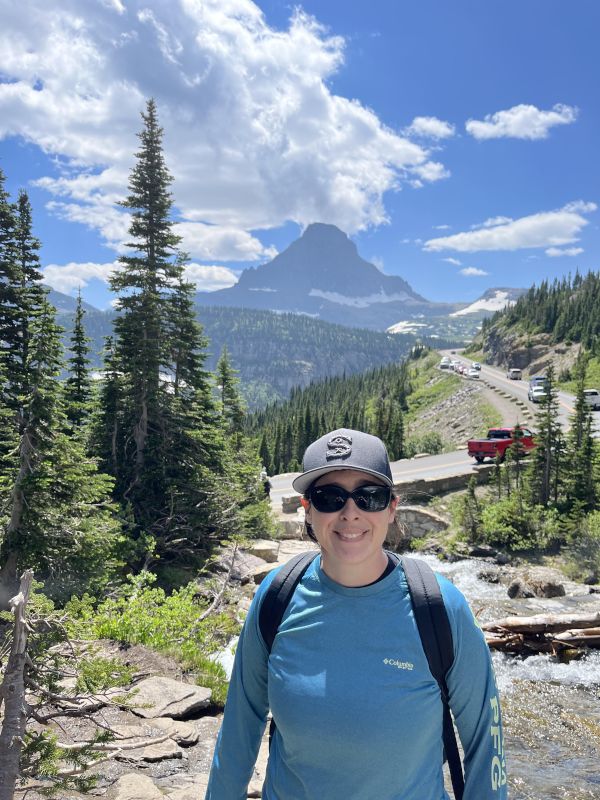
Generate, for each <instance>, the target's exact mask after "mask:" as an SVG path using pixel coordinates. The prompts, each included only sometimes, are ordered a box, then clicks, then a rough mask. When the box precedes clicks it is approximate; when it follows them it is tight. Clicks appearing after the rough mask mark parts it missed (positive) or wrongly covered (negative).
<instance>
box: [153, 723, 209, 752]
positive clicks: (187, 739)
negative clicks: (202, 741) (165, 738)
mask: <svg viewBox="0 0 600 800" xmlns="http://www.w3.org/2000/svg"><path fill="white" fill-rule="evenodd" d="M152 727H153V728H159V730H161V731H163V732H164V733H168V734H169V736H170V737H171V739H173V741H175V742H177V744H179V745H181V746H182V747H190V746H191V745H194V744H196V743H197V741H198V739H199V738H200V734H199V733H198V729H197V728H196V726H195V725H193V724H192V723H191V722H184V721H183V720H181V719H177V720H175V719H171V717H157V718H156V719H153V720H152Z"/></svg>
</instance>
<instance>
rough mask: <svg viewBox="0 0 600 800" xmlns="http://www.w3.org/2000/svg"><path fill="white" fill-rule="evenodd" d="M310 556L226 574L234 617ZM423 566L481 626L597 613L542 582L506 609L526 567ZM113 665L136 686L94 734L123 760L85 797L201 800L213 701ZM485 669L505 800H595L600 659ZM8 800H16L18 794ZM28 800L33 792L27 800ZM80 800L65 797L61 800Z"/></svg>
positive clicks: (271, 555)
mask: <svg viewBox="0 0 600 800" xmlns="http://www.w3.org/2000/svg"><path fill="white" fill-rule="evenodd" d="M308 547H309V543H307V542H306V541H299V540H283V541H281V542H280V543H272V542H271V543H269V542H265V543H264V544H262V545H261V544H258V545H257V547H256V548H255V549H254V552H253V553H241V554H240V555H239V556H238V558H237V559H236V562H239V564H238V566H237V567H236V569H235V570H234V572H233V577H234V578H235V579H236V585H237V586H238V587H239V596H240V609H241V611H243V610H244V609H245V608H247V605H248V603H249V600H250V598H251V595H252V590H253V588H254V586H255V585H256V582H260V579H261V576H262V575H264V574H266V572H267V571H268V570H269V569H271V568H272V567H273V566H274V565H275V563H276V562H282V561H285V560H287V559H288V558H289V557H291V556H292V555H294V554H295V553H297V552H300V551H302V550H306V549H308ZM422 557H423V558H425V559H426V560H427V561H428V562H429V563H430V564H431V565H432V566H434V568H435V569H436V570H438V571H439V572H441V573H442V574H444V575H446V576H447V577H448V578H450V579H451V580H452V581H453V582H454V583H455V584H456V585H457V586H458V587H459V588H460V589H461V590H462V591H463V593H464V594H465V595H466V596H467V598H468V599H469V601H470V603H471V606H472V608H473V610H474V612H475V614H476V615H477V616H478V619H479V620H480V621H481V622H482V623H484V622H486V621H490V620H493V619H498V618H501V617H504V616H507V615H515V614H518V615H532V614H539V613H569V612H572V613H574V612H577V613H588V612H590V613H592V612H598V611H600V593H595V592H594V591H593V590H591V589H590V587H589V586H584V585H582V584H574V583H571V582H569V581H567V580H566V579H564V580H562V579H561V576H560V575H556V574H554V575H552V576H551V579H552V580H551V582H553V583H554V584H556V583H558V584H560V585H562V587H563V588H564V594H563V593H562V590H561V591H560V592H559V593H558V596H551V597H547V596H545V597H541V596H535V595H534V596H531V597H523V596H516V597H513V598H511V597H509V593H508V587H509V585H511V584H512V586H513V590H511V594H515V592H514V585H515V581H516V582H517V583H518V584H519V585H523V584H524V583H526V580H527V574H526V568H525V567H512V566H511V565H507V564H498V563H496V562H495V561H494V559H493V558H487V559H478V558H473V557H469V558H465V559H461V560H458V561H453V562H450V561H440V560H438V558H436V556H434V555H431V554H425V555H423V556H422ZM546 583H547V582H546ZM547 593H548V594H556V591H555V590H553V591H550V592H547ZM516 594H517V595H522V594H533V593H532V592H516ZM113 647H116V646H113ZM234 647H235V642H232V643H230V646H229V647H228V648H226V649H225V650H224V651H223V652H222V653H221V655H220V661H221V663H223V665H224V666H225V667H226V668H230V666H231V663H232V649H233V648H234ZM119 654H120V657H121V658H122V659H123V660H125V661H128V662H129V663H131V664H132V665H134V666H135V667H136V668H137V669H139V671H140V672H143V673H145V677H144V679H143V680H142V681H140V682H138V683H137V684H136V689H137V694H136V695H135V698H134V701H133V705H134V707H133V708H130V709H128V710H124V709H123V708H119V707H118V705H112V706H107V707H106V708H105V709H103V710H102V711H101V712H98V713H97V715H96V718H97V720H98V721H99V722H101V724H103V725H107V726H110V727H111V728H112V729H113V730H115V731H117V732H118V734H119V737H121V738H119V741H118V742H117V743H118V744H119V745H120V746H121V747H122V750H121V752H119V753H118V754H117V755H116V757H113V758H111V759H110V760H108V761H106V762H104V763H103V764H101V765H100V766H99V767H98V768H97V772H98V774H99V782H98V785H97V788H96V789H94V790H93V791H92V796H97V797H105V798H106V800H166V799H168V800H203V798H204V792H205V788H206V782H207V778H208V772H209V769H210V763H211V757H212V750H213V747H214V742H215V738H216V735H217V732H218V729H219V725H220V720H221V714H220V713H219V711H218V710H217V709H215V708H214V707H213V706H211V704H210V692H209V691H208V690H205V689H202V688H201V687H197V686H195V685H194V676H193V675H183V674H181V672H180V670H179V668H178V666H177V664H176V662H174V661H172V660H171V659H168V658H165V657H163V656H159V655H157V654H153V653H151V652H150V651H146V650H145V648H141V647H131V648H127V649H121V650H120V651H119ZM493 659H494V663H495V669H496V675H497V679H498V684H499V689H500V694H501V698H502V705H503V710H504V721H505V735H506V742H505V744H506V753H507V766H508V772H509V786H510V793H509V796H510V798H511V800H554V798H556V800H558V799H559V798H560V799H561V800H591V799H592V798H596V800H600V766H599V765H600V650H591V651H588V652H587V653H586V654H585V655H583V656H582V657H580V658H578V659H576V660H571V661H570V662H569V663H559V662H558V661H557V660H556V659H555V658H554V657H553V656H550V655H534V656H530V657H528V658H523V657H515V656H510V655H506V654H503V653H494V655H493ZM153 676H154V677H153ZM64 733H67V734H68V737H69V738H70V739H71V740H72V741H76V740H77V739H81V738H85V737H86V735H89V729H86V723H84V722H83V721H79V722H73V724H72V725H71V726H70V727H69V730H68V731H66V732H63V738H64ZM265 744H266V743H265V742H263V748H262V750H261V755H260V756H259V760H258V762H257V766H256V769H255V773H254V777H253V780H252V783H251V786H250V790H249V795H248V796H249V797H252V798H258V797H260V787H261V784H262V780H263V776H264V768H265V763H266V747H265ZM87 796H88V797H89V795H87ZM16 797H18V798H23V797H24V793H23V792H19V793H18V794H17V795H16ZM36 797H38V795H37V794H36V792H35V791H30V792H29V793H27V798H28V800H36ZM82 797H83V795H80V794H78V793H77V792H68V793H64V794H62V795H61V796H60V798H59V800H75V799H76V798H77V800H80V798H82ZM349 800H350V798H349Z"/></svg>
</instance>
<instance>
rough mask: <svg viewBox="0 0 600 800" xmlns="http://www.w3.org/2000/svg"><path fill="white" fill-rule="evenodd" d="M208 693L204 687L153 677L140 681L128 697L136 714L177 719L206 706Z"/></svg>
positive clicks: (208, 702)
mask: <svg viewBox="0 0 600 800" xmlns="http://www.w3.org/2000/svg"><path fill="white" fill-rule="evenodd" d="M211 694H212V692H211V690H210V689H207V688H206V687H204V686H192V685H191V684H189V683H182V682H181V681H176V680H173V679H172V678H161V677H153V678H146V679H145V680H143V681H140V683H138V684H137V685H136V686H135V690H133V691H131V692H129V694H128V697H129V700H130V702H131V703H132V706H133V707H132V709H131V710H132V711H133V712H134V713H135V714H137V715H138V716H140V717H144V718H145V719H153V718H155V717H175V718H177V719H181V718H183V717H189V716H190V714H192V713H193V712H195V711H199V710H200V709H202V708H206V707H207V706H208V705H209V704H210V699H211Z"/></svg>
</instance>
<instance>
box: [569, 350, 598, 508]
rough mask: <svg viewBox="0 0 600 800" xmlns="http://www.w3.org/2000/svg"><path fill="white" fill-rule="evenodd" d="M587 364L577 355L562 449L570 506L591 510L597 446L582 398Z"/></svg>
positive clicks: (589, 412)
mask: <svg viewBox="0 0 600 800" xmlns="http://www.w3.org/2000/svg"><path fill="white" fill-rule="evenodd" d="M586 368H587V364H586V359H580V360H579V363H578V364H577V367H576V381H577V394H576V398H575V411H574V413H573V415H572V417H571V426H570V429H569V435H568V438H567V446H566V453H565V461H566V464H567V466H568V469H567V478H566V494H567V502H568V504H569V506H570V507H574V506H575V505H578V507H579V508H580V509H581V510H585V511H591V510H593V509H594V508H595V507H596V501H597V498H598V494H597V489H596V485H597V474H596V471H597V465H596V456H597V448H596V443H595V439H594V436H593V424H592V410H591V408H590V407H589V406H588V404H587V403H586V402H585V395H584V389H585V380H586Z"/></svg>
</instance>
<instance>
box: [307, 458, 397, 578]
mask: <svg viewBox="0 0 600 800" xmlns="http://www.w3.org/2000/svg"><path fill="white" fill-rule="evenodd" d="M325 484H335V485H336V486H341V487H342V488H343V489H346V490H347V491H349V492H352V491H354V489H357V488H358V487H359V486H366V485H373V484H378V485H384V484H383V482H382V481H380V480H379V479H377V478H374V477H372V476H371V475H368V474H366V473H365V472H359V471H358V470H354V469H347V470H334V471H333V472H329V473H327V474H326V475H321V477H320V478H318V479H317V480H316V481H315V486H324V485H325ZM396 503H397V501H396V499H392V502H391V503H390V505H389V506H388V508H386V509H384V510H383V511H362V510H361V509H360V508H358V506H357V505H356V503H355V502H354V500H353V499H352V498H348V500H347V501H346V503H345V505H344V506H343V508H342V509H341V510H340V511H334V512H332V513H324V512H322V511H317V510H316V508H314V507H313V506H312V505H311V503H310V501H309V500H307V499H306V498H302V505H303V506H304V509H305V512H306V521H307V522H309V523H310V524H311V525H312V529H313V531H314V534H315V536H316V538H317V541H318V542H319V545H320V547H321V566H322V568H323V571H324V572H325V573H326V574H327V575H328V576H329V577H330V578H332V579H333V580H334V581H336V582H337V583H341V584H343V585H344V586H364V585H365V584H367V583H371V582H372V581H376V580H377V579H378V578H379V576H380V575H381V573H382V572H383V571H384V569H385V567H386V565H387V556H386V555H385V553H384V552H383V549H382V548H383V543H384V541H385V538H386V536H387V530H388V525H389V524H390V522H392V520H393V519H394V511H395V508H396Z"/></svg>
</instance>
